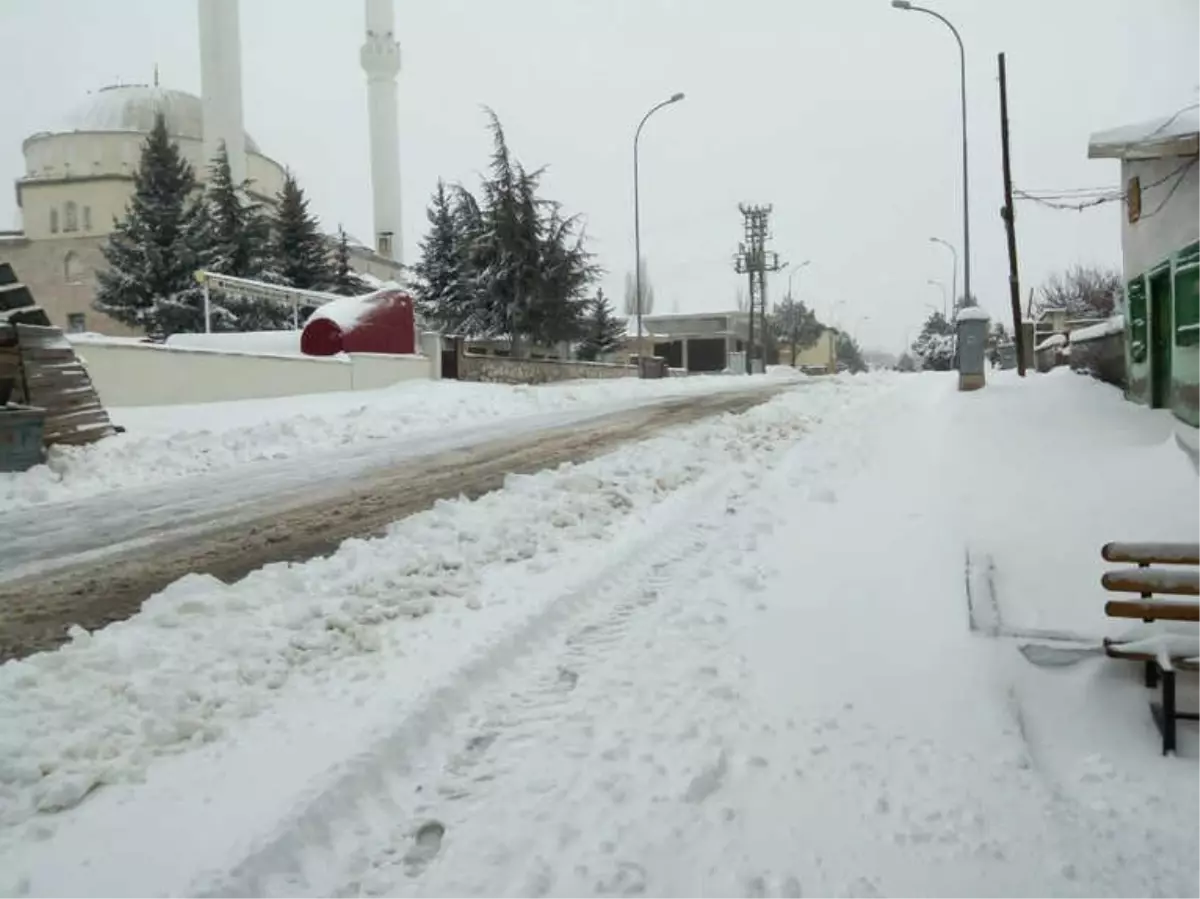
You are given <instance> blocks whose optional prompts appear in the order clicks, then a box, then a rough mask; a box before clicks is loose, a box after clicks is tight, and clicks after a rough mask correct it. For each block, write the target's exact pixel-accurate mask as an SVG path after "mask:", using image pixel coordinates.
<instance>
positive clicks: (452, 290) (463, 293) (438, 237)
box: [413, 179, 478, 336]
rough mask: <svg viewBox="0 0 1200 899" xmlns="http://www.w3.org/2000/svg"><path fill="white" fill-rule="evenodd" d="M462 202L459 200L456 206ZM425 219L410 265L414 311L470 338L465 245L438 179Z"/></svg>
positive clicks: (471, 322)
mask: <svg viewBox="0 0 1200 899" xmlns="http://www.w3.org/2000/svg"><path fill="white" fill-rule="evenodd" d="M463 202H464V199H463V198H462V197H460V198H459V203H460V204H462V203H463ZM426 216H427V217H428V219H429V231H428V232H427V233H426V234H425V236H424V238H422V240H421V245H420V249H421V258H420V260H419V261H418V262H417V263H416V265H414V266H413V275H414V280H415V282H416V295H417V297H416V299H417V311H418V312H419V313H420V314H421V316H422V318H424V319H425V320H426V321H428V322H430V323H432V324H433V325H435V326H436V327H438V328H440V329H441V330H443V331H445V332H446V333H449V334H458V335H462V334H464V333H466V332H467V331H471V336H478V326H477V325H476V324H475V322H474V316H473V312H474V295H473V293H472V291H471V289H470V284H469V281H470V272H469V270H468V269H467V259H466V253H467V250H468V245H467V241H466V240H465V239H464V235H463V233H462V232H461V230H460V224H461V222H462V217H461V216H459V215H458V214H457V210H456V208H455V204H454V203H453V202H452V200H451V196H450V193H449V192H448V191H447V190H446V184H445V182H444V181H442V180H441V179H438V184H437V189H436V190H435V191H434V194H433V198H432V200H431V201H430V203H429V209H428V210H427V212H426Z"/></svg>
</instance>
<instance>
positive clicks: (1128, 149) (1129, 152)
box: [1088, 107, 1200, 159]
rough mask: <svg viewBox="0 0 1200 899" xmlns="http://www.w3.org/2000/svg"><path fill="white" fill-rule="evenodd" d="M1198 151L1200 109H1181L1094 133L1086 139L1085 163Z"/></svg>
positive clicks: (1199, 142) (1175, 154) (1148, 157)
mask: <svg viewBox="0 0 1200 899" xmlns="http://www.w3.org/2000/svg"><path fill="white" fill-rule="evenodd" d="M1198 148H1200V109H1197V108H1195V107H1193V108H1191V109H1183V110H1180V111H1179V112H1176V113H1174V114H1173V115H1169V116H1161V117H1159V118H1156V119H1150V120H1148V121H1145V122H1137V123H1136V124H1133V125H1123V126H1122V127H1120V128H1110V129H1108V130H1107V131H1097V132H1096V133H1094V134H1093V135H1092V136H1091V137H1090V138H1089V139H1088V158H1089V159H1152V158H1156V157H1159V156H1177V155H1182V154H1187V153H1195V152H1197V149H1198Z"/></svg>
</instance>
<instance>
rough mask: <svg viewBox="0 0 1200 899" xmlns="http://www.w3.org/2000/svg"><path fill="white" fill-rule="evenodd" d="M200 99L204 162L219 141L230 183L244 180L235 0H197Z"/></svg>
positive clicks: (238, 182)
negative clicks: (222, 145) (223, 145)
mask: <svg viewBox="0 0 1200 899" xmlns="http://www.w3.org/2000/svg"><path fill="white" fill-rule="evenodd" d="M198 6H199V11H200V100H201V104H202V107H203V114H204V164H205V166H207V165H208V164H209V163H210V162H212V159H213V157H214V156H216V155H217V149H218V147H220V145H221V142H222V141H224V142H225V149H226V151H227V152H228V153H229V170H230V172H231V173H232V174H233V183H234V184H241V183H242V182H243V181H245V180H246V130H245V125H244V124H243V122H242V44H241V39H240V37H239V28H238V0H198Z"/></svg>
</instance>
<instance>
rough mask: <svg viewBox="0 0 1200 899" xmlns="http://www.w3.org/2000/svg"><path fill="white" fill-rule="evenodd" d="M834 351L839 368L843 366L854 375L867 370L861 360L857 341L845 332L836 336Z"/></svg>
mask: <svg viewBox="0 0 1200 899" xmlns="http://www.w3.org/2000/svg"><path fill="white" fill-rule="evenodd" d="M836 349H837V361H838V367H839V368H841V367H842V366H845V367H846V368H847V369H849V370H850V371H851V372H852V373H854V374H858V373H859V372H860V371H866V370H867V363H866V360H865V359H863V355H862V349H861V348H860V347H859V345H858V341H856V340H855V339H854V338H853V337H851V336H850V335H849V334H847V333H845V332H841V333H839V334H838V336H837V347H836Z"/></svg>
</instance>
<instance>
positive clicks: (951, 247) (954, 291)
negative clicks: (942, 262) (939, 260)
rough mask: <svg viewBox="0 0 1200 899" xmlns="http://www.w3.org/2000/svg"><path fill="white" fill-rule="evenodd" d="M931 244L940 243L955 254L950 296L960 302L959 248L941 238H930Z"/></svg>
mask: <svg viewBox="0 0 1200 899" xmlns="http://www.w3.org/2000/svg"><path fill="white" fill-rule="evenodd" d="M929 242H930V243H940V244H941V245H942V246H943V247H945V248H946V249H948V250H949V251H950V252H951V253H953V254H954V268H953V270H952V271H951V273H950V285H951V287H950V296H951V298H952V299H953V300H954V302H955V303H957V302H958V248H957V247H955V246H954V244H952V243H950V242H949V241H948V240H942V239H941V238H940V237H931V238H929Z"/></svg>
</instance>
